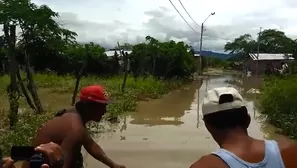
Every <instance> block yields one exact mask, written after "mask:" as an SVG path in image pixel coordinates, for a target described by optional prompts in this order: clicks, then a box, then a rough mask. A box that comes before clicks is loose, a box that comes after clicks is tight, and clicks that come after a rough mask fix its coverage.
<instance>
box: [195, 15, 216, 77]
mask: <svg viewBox="0 0 297 168" xmlns="http://www.w3.org/2000/svg"><path fill="white" fill-rule="evenodd" d="M215 14H216V13H215V12H212V13H210V14H209V15H208V16H207V17H206V19H205V20H204V22H202V24H201V36H200V52H199V57H200V58H199V62H200V63H199V64H200V75H202V56H201V52H202V38H203V31H204V23H205V22H206V21H207V19H208V18H209V17H210V16H212V15H215Z"/></svg>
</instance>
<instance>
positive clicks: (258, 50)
mask: <svg viewBox="0 0 297 168" xmlns="http://www.w3.org/2000/svg"><path fill="white" fill-rule="evenodd" d="M261 32H262V27H260V31H259V35H258V49H257V61H256V77H258V63H259V52H260V36H261Z"/></svg>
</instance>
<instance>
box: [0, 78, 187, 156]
mask: <svg viewBox="0 0 297 168" xmlns="http://www.w3.org/2000/svg"><path fill="white" fill-rule="evenodd" d="M34 77H35V81H36V84H37V87H38V92H39V95H40V98H41V101H42V102H44V105H45V109H46V110H47V112H46V113H43V114H39V115H36V114H34V113H32V112H31V110H30V109H27V110H26V109H25V108H28V107H27V105H26V100H25V99H24V98H21V99H20V109H22V111H23V112H22V113H20V114H19V116H18V122H17V124H16V126H15V129H14V130H9V121H8V118H6V117H5V116H8V114H9V113H8V111H7V110H8V108H7V109H5V108H3V109H1V112H0V115H1V116H2V117H1V119H0V126H1V129H3V130H1V136H0V148H1V149H4V150H5V153H6V154H7V152H8V150H9V148H10V146H11V145H13V144H14V145H24V144H29V143H30V141H29V140H30V137H32V136H33V135H34V133H35V131H36V129H37V128H38V127H39V126H40V125H41V124H42V123H43V122H44V121H46V120H47V119H49V118H52V117H53V116H54V114H55V113H56V112H57V111H58V110H60V109H62V108H66V107H67V106H70V103H71V96H72V92H73V86H74V83H75V77H74V76H61V77H58V76H56V75H55V74H36V75H35V76H34ZM0 80H1V81H2V82H1V84H0V91H1V92H5V87H6V86H7V84H8V83H9V77H8V76H3V77H0ZM94 83H97V84H103V85H104V86H106V89H107V91H108V92H109V94H110V95H111V97H112V99H113V101H114V102H113V103H112V104H110V105H109V107H108V108H109V109H108V111H109V112H108V114H107V116H105V118H113V117H116V116H119V115H121V114H123V113H124V112H128V111H134V110H135V107H136V104H137V101H139V100H147V99H149V98H158V97H159V96H161V95H162V94H165V93H168V92H169V91H171V90H173V89H177V88H179V87H181V86H182V85H183V84H184V83H183V82H182V81H181V80H170V81H164V80H156V79H155V78H152V77H148V78H146V79H145V80H143V79H137V80H134V78H132V77H128V78H127V83H126V89H125V90H126V92H125V93H122V92H121V91H120V86H121V83H122V77H121V76H118V77H110V78H100V77H96V76H93V77H87V78H84V79H83V80H82V81H81V85H82V86H86V85H89V84H94ZM1 98H2V100H7V95H1ZM1 103H2V104H1V107H9V106H8V105H9V103H8V101H7V102H1ZM93 126H94V127H96V128H97V127H99V125H93ZM94 131H102V130H100V129H94Z"/></svg>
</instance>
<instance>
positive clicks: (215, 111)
mask: <svg viewBox="0 0 297 168" xmlns="http://www.w3.org/2000/svg"><path fill="white" fill-rule="evenodd" d="M202 113H203V120H204V122H205V126H206V128H207V129H208V131H209V132H210V133H211V134H212V136H213V138H214V139H215V140H216V141H217V142H218V141H219V139H221V138H222V136H226V135H227V134H228V133H230V132H232V131H234V130H236V131H238V130H241V131H242V132H244V133H247V128H248V126H249V124H250V121H251V118H250V116H249V114H248V111H247V108H246V106H245V103H244V100H243V98H242V96H241V95H240V94H239V92H238V91H237V90H236V89H234V88H232V87H221V88H215V89H212V90H209V91H208V92H207V93H206V96H205V98H204V100H203V105H202ZM218 143H219V142H218Z"/></svg>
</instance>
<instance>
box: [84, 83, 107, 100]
mask: <svg viewBox="0 0 297 168" xmlns="http://www.w3.org/2000/svg"><path fill="white" fill-rule="evenodd" d="M79 98H80V100H84V101H86V100H88V101H94V102H97V103H103V104H108V103H109V95H108V94H107V92H106V91H105V90H104V87H103V86H101V85H90V86H86V87H84V88H83V89H82V90H81V91H80V95H79Z"/></svg>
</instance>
